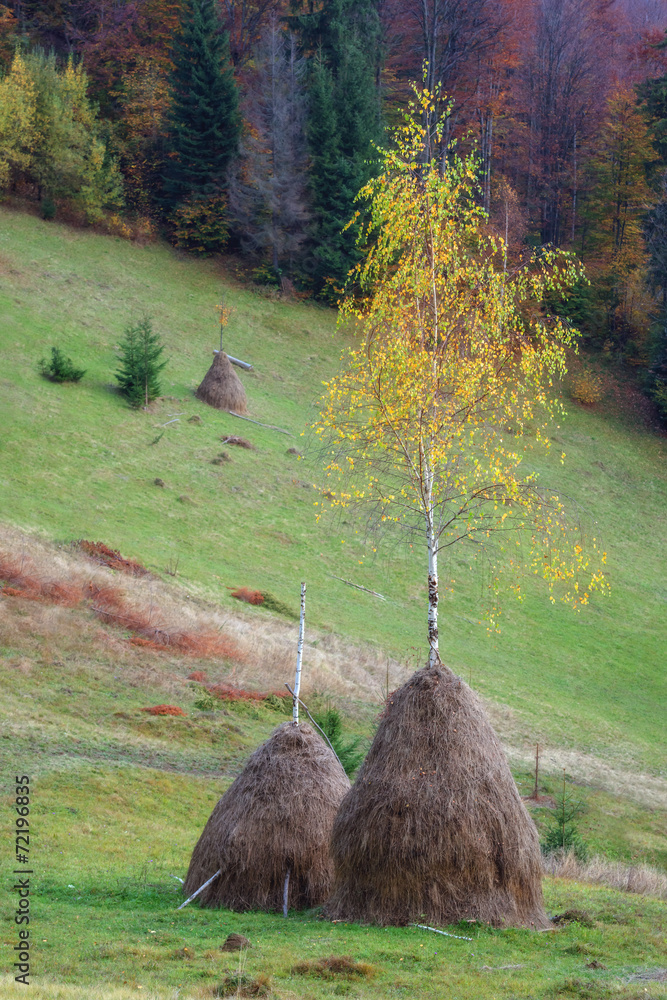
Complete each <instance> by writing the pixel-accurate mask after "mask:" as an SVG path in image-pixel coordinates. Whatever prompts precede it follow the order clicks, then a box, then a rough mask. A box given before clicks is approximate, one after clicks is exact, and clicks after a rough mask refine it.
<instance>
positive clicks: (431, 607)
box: [426, 468, 440, 667]
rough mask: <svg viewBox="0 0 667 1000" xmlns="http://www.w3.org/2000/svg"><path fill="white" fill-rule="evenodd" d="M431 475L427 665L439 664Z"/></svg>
mask: <svg viewBox="0 0 667 1000" xmlns="http://www.w3.org/2000/svg"><path fill="white" fill-rule="evenodd" d="M432 487H433V473H432V472H431V470H430V468H429V469H428V471H427V473H426V494H427V507H426V541H427V544H428V665H429V667H435V666H437V664H438V663H440V654H439V652H438V540H437V537H436V532H435V527H434V524H433V502H432Z"/></svg>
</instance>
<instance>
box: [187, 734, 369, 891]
mask: <svg viewBox="0 0 667 1000" xmlns="http://www.w3.org/2000/svg"><path fill="white" fill-rule="evenodd" d="M349 787H350V782H349V780H348V778H347V775H346V774H345V772H344V771H343V769H342V767H341V766H340V764H339V763H338V760H337V759H336V757H335V756H334V754H333V753H332V752H331V750H330V749H329V747H328V746H327V745H326V744H325V743H324V741H323V740H322V739H321V738H320V736H318V735H317V734H316V733H315V732H314V731H313V730H312V729H310V728H309V727H308V726H303V725H299V726H295V725H294V724H293V723H292V722H285V723H283V724H282V725H281V726H279V727H278V728H277V729H276V730H275V732H274V733H273V735H272V736H271V737H270V739H268V740H267V742H266V743H264V744H263V745H262V746H261V747H259V749H258V750H256V751H255V752H254V753H253V755H252V756H251V758H250V760H249V761H248V763H247V764H246V766H245V768H244V769H243V771H242V772H241V774H240V775H239V776H238V778H237V779H236V781H235V782H234V783H233V784H232V785H231V787H230V788H229V789H228V790H227V791H226V792H225V794H224V795H223V796H222V798H221V799H220V801H219V802H218V804H217V805H216V807H215V809H214V810H213V812H212V813H211V816H210V818H209V821H208V823H207V824H206V826H205V827H204V831H203V833H202V835H201V837H200V838H199V841H198V842H197V846H196V847H195V849H194V851H193V853H192V858H191V860H190V867H189V869H188V874H187V878H186V880H185V885H184V886H183V889H184V891H185V893H186V895H189V894H190V893H192V892H194V891H195V890H196V889H198V888H199V887H200V886H201V885H203V884H204V882H206V880H207V879H209V878H210V877H211V875H213V873H214V872H215V871H217V869H218V868H220V869H222V871H221V874H220V875H219V876H218V878H216V879H215V880H214V881H213V882H212V883H211V885H210V886H208V888H206V889H205V890H204V892H203V893H202V894H201V896H200V897H199V898H200V900H201V903H202V905H204V906H224V907H227V908H229V909H231V910H250V909H259V910H280V909H281V908H282V905H283V889H284V885H285V876H286V874H287V872H288V871H289V873H290V878H289V889H288V893H289V894H288V905H289V907H290V908H292V909H307V908H308V907H311V906H317V905H318V904H320V903H322V902H323V901H324V900H325V899H326V897H327V896H328V894H329V892H330V890H331V881H332V875H333V865H332V863H331V857H330V854H329V840H330V837H331V828H332V826H333V821H334V817H335V815H336V811H337V810H338V807H339V805H340V803H341V801H342V799H343V797H344V795H345V793H346V792H347V791H348V789H349Z"/></svg>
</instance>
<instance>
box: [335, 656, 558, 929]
mask: <svg viewBox="0 0 667 1000" xmlns="http://www.w3.org/2000/svg"><path fill="white" fill-rule="evenodd" d="M331 850H332V855H333V859H334V864H335V881H334V888H333V892H332V896H331V898H330V900H329V902H328V903H327V904H326V907H325V912H326V914H327V916H328V917H330V918H332V919H339V920H349V921H361V922H364V923H378V924H399V925H400V924H408V923H413V922H414V923H434V924H450V923H456V922H457V921H459V920H462V919H469V920H480V921H483V922H484V923H490V924H496V925H512V926H522V927H547V926H549V920H548V918H547V916H546V914H545V912H544V908H543V901H542V887H541V858H540V848H539V842H538V837H537V831H536V829H535V826H534V824H533V821H532V820H531V818H530V816H529V815H528V813H527V811H526V808H525V806H524V804H523V802H522V801H521V799H520V797H519V794H518V792H517V789H516V785H515V784H514V780H513V778H512V775H511V773H510V770H509V767H508V765H507V762H506V760H505V755H504V754H503V751H502V747H501V746H500V742H499V740H498V738H497V736H496V734H495V733H494V731H493V729H492V728H491V725H490V723H489V721H488V719H487V717H486V714H485V712H484V709H483V708H482V706H481V704H480V702H479V700H478V699H477V697H476V696H475V695H474V694H473V692H472V691H471V690H470V688H469V687H468V685H467V684H465V683H464V682H463V681H462V680H461V679H460V678H459V677H456V676H455V675H454V674H453V673H452V671H451V670H449V669H448V668H447V667H445V666H442V665H440V666H438V667H426V668H424V669H423V670H418V671H417V673H415V674H414V675H413V676H412V677H411V678H410V680H409V681H407V683H406V684H404V685H403V687H401V688H399V689H398V691H396V692H395V693H394V694H393V695H391V696H390V698H389V703H388V705H387V709H386V712H385V714H384V717H383V718H382V721H381V723H380V726H379V728H378V731H377V734H376V736H375V739H374V740H373V744H372V746H371V749H370V752H369V754H368V757H367V758H366V761H365V762H364V764H363V765H362V767H361V770H360V772H359V775H358V777H357V780H356V783H355V785H354V787H353V788H352V789H351V791H350V792H349V793H348V794H347V796H346V797H345V799H344V801H343V803H342V805H341V808H340V810H339V812H338V816H337V817H336V822H335V824H334V830H333V836H332V848H331Z"/></svg>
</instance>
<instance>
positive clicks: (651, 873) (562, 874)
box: [542, 851, 667, 899]
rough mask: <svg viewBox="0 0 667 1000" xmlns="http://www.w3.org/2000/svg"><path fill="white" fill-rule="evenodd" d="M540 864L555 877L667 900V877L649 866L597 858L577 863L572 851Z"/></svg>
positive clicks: (556, 855)
mask: <svg viewBox="0 0 667 1000" xmlns="http://www.w3.org/2000/svg"><path fill="white" fill-rule="evenodd" d="M542 863H543V866H544V871H545V873H546V874H547V875H553V876H554V877H555V878H568V879H575V880H576V881H578V882H592V883H593V884H597V885H606V886H608V887H609V888H610V889H620V890H621V892H636V893H641V894H642V895H644V896H657V897H658V899H667V875H665V873H664V872H661V871H659V870H658V869H657V868H652V867H651V866H650V865H645V864H640V865H629V864H624V862H622V861H608V860H607V858H600V857H593V858H590V859H589V860H588V861H579V859H578V858H577V857H576V855H575V854H574V853H572V852H571V851H567V852H563V851H556V852H555V853H554V854H549V855H547V857H545V858H543V862H542Z"/></svg>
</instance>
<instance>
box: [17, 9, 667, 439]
mask: <svg viewBox="0 0 667 1000" xmlns="http://www.w3.org/2000/svg"><path fill="white" fill-rule="evenodd" d="M666 19H667V17H666V12H665V8H664V5H663V4H662V3H661V2H659V0H57V2H46V0H11V2H7V3H5V4H4V5H3V4H0V65H1V67H2V68H1V72H2V77H1V78H0V189H2V191H3V192H4V195H5V196H6V197H9V198H13V199H18V200H21V199H22V200H23V202H24V203H27V204H32V205H33V206H34V207H36V206H38V207H39V210H40V211H41V214H42V215H43V217H44V218H53V217H55V216H56V215H57V216H58V217H59V218H62V219H65V220H69V221H74V222H79V223H84V224H93V225H97V226H100V227H102V228H103V229H106V230H107V231H111V232H114V233H116V234H117V235H120V236H123V237H126V238H130V239H132V238H133V239H149V238H151V237H152V236H153V235H155V234H157V233H161V234H163V235H166V236H167V238H168V239H169V240H170V241H171V242H172V243H173V244H174V245H176V246H177V247H180V248H182V249H184V250H186V251H189V252H193V253H200V254H202V253H203V254H210V253H217V252H220V251H222V250H224V251H226V252H228V253H232V254H237V255H238V256H239V258H240V259H242V260H243V261H244V264H245V266H246V267H247V268H248V270H249V273H250V274H251V275H252V277H253V279H254V280H256V281H257V282H258V283H260V284H264V285H276V286H280V285H282V287H283V290H285V289H286V288H287V289H288V290H296V291H297V292H299V293H305V294H310V295H313V296H316V297H318V298H321V299H323V300H325V301H330V302H335V301H336V300H337V298H338V296H339V295H340V292H341V289H342V288H343V286H344V284H345V281H346V276H347V275H348V272H349V271H350V269H351V268H352V267H353V266H354V265H355V264H356V263H357V262H358V261H359V259H360V256H361V253H362V250H360V248H359V245H358V235H359V232H360V231H362V229H363V219H364V212H365V211H366V207H365V205H364V203H363V201H359V200H358V198H357V195H358V192H359V190H360V189H361V188H362V187H363V185H364V184H366V182H367V181H368V180H369V178H371V177H372V176H373V174H374V173H377V171H378V163H379V160H380V157H379V154H378V152H377V147H382V146H383V145H384V144H386V143H387V142H389V141H390V139H389V132H390V129H391V128H392V127H393V126H395V125H396V124H397V123H398V122H399V121H400V120H401V117H402V115H403V114H404V113H405V111H406V110H407V108H408V105H409V102H410V100H411V97H412V96H413V89H412V88H413V87H414V86H415V85H416V86H422V85H425V86H426V87H427V89H428V90H429V91H431V92H434V93H436V92H437V93H438V94H439V97H438V102H437V110H436V115H437V117H439V118H440V119H441V120H442V121H443V122H444V128H443V129H442V130H440V131H439V132H438V135H439V139H438V146H439V148H437V149H433V150H430V151H429V155H430V156H431V157H433V156H434V155H435V156H437V157H439V160H440V162H441V165H442V170H446V168H447V164H448V161H449V159H450V158H451V157H452V155H453V151H454V150H455V149H456V151H457V153H461V152H463V153H465V154H467V153H470V152H473V153H475V155H476V157H477V162H478V170H479V175H478V184H479V187H478V191H477V194H476V197H477V199H478V201H479V204H480V205H481V206H482V207H483V209H484V210H485V212H486V213H488V221H487V226H488V227H489V229H490V231H491V232H492V233H493V232H496V233H498V234H499V235H501V236H502V237H504V238H505V240H506V242H507V245H508V253H509V257H510V263H511V261H512V260H515V261H518V259H519V257H520V255H521V254H522V253H525V252H526V249H527V248H528V249H530V250H534V249H536V248H539V247H541V246H548V245H551V246H554V247H557V248H560V249H564V250H570V251H573V252H574V253H575V254H576V255H577V256H578V258H579V259H580V260H581V261H582V262H583V264H584V265H585V269H586V271H585V273H586V278H585V279H582V280H580V281H579V282H578V284H577V285H576V287H575V288H574V289H573V290H572V291H571V294H570V295H569V297H568V298H567V300H564V299H559V298H558V296H557V295H552V297H551V299H550V301H549V302H548V303H547V304H548V306H549V308H551V309H552V311H553V312H555V313H558V314H560V315H561V316H562V317H563V318H564V319H565V320H567V321H569V322H571V323H572V324H573V325H575V326H576V327H578V328H579V329H580V330H581V332H582V334H583V336H584V342H585V343H586V344H587V346H588V347H589V348H590V349H592V350H596V351H603V352H605V353H606V354H607V355H611V356H613V357H614V358H615V359H616V360H617V361H618V362H619V363H622V364H624V365H626V366H629V367H630V369H631V370H633V371H634V372H635V374H636V377H637V379H638V381H639V383H640V385H641V386H642V388H643V389H644V391H645V392H646V393H647V394H648V395H649V396H650V397H651V398H652V399H653V401H654V403H655V404H656V406H657V410H658V412H659V413H660V415H661V416H662V418H663V419H665V420H667V329H666V328H667V35H666V34H665V31H666ZM355 213H357V214H356V216H355ZM353 217H354V218H355V221H354V222H353V224H352V225H348V223H349V221H350V220H351V219H352V218H353Z"/></svg>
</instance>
